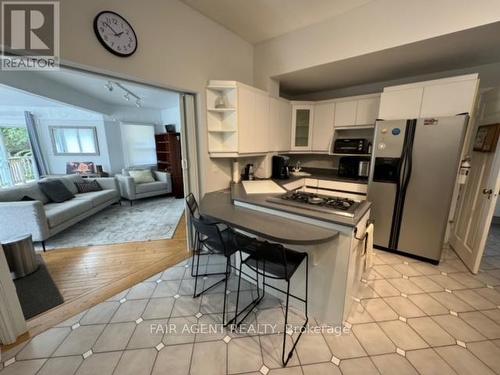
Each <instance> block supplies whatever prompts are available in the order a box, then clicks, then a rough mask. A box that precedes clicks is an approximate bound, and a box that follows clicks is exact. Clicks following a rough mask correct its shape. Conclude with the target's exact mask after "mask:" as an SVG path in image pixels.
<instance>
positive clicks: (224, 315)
mask: <svg viewBox="0 0 500 375" xmlns="http://www.w3.org/2000/svg"><path fill="white" fill-rule="evenodd" d="M230 267H231V257H226V276H225V278H224V306H223V307H222V325H223V326H224V327H225V326H226V300H227V280H228V279H229V273H230Z"/></svg>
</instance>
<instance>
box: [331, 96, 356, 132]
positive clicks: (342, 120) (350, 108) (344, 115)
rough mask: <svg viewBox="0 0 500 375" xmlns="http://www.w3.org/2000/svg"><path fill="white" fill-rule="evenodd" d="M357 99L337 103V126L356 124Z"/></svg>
mask: <svg viewBox="0 0 500 375" xmlns="http://www.w3.org/2000/svg"><path fill="white" fill-rule="evenodd" d="M357 107H358V101H357V100H350V101H345V102H336V103H335V127H341V126H354V125H356V109H357Z"/></svg>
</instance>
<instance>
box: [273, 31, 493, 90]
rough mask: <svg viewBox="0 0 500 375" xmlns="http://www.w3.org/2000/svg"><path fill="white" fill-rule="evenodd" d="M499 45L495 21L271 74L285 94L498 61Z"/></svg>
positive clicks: (344, 86) (330, 88)
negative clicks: (410, 42)
mask: <svg viewBox="0 0 500 375" xmlns="http://www.w3.org/2000/svg"><path fill="white" fill-rule="evenodd" d="M499 45H500V22H497V23H492V24H489V25H486V26H481V27H477V28H474V29H468V30H465V31H460V32H456V33H452V34H448V35H445V36H441V37H437V38H432V39H427V40H424V41H421V42H417V43H412V44H408V45H405V46H400V47H396V48H391V49H387V50H383V51H378V52H374V53H371V54H367V55H363V56H357V57H354V58H351V59H346V60H341V61H335V62H333V63H329V64H325V65H319V66H315V67H312V68H308V69H304V70H300V71H296V72H291V73H287V74H283V75H280V76H277V77H275V78H276V79H278V80H279V81H280V89H281V91H282V93H283V94H285V95H288V96H294V95H301V94H305V93H311V92H317V91H324V90H336V89H342V88H346V87H351V86H356V85H362V84H368V83H375V82H381V81H386V80H395V79H399V78H404V77H411V76H416V75H421V74H428V73H436V72H443V71H446V70H451V69H460V68H466V67H471V66H476V65H481V64H488V63H493V62H498V61H500V48H498V46H499ZM499 74H500V73H499Z"/></svg>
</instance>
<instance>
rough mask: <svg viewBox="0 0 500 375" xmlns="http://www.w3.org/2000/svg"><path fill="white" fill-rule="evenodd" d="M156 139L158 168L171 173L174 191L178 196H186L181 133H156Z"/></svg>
mask: <svg viewBox="0 0 500 375" xmlns="http://www.w3.org/2000/svg"><path fill="white" fill-rule="evenodd" d="M155 141H156V159H157V162H158V170H159V171H165V172H168V173H170V175H171V177H172V193H173V194H174V196H175V197H176V198H184V181H183V177H182V164H181V160H182V156H181V135H180V133H164V134H156V135H155Z"/></svg>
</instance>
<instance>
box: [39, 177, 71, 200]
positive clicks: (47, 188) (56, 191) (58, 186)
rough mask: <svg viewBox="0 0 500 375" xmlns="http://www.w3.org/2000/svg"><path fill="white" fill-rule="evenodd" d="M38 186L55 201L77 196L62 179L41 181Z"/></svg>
mask: <svg viewBox="0 0 500 375" xmlns="http://www.w3.org/2000/svg"><path fill="white" fill-rule="evenodd" d="M38 186H39V187H40V190H41V191H42V192H43V193H44V194H45V195H46V196H47V197H49V199H50V200H51V201H52V202H55V203H62V202H66V201H68V200H70V199H72V198H74V197H75V196H74V195H73V193H72V192H71V191H69V190H68V188H67V187H66V186H65V185H64V184H63V182H62V181H61V180H45V181H40V182H39V183H38Z"/></svg>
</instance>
